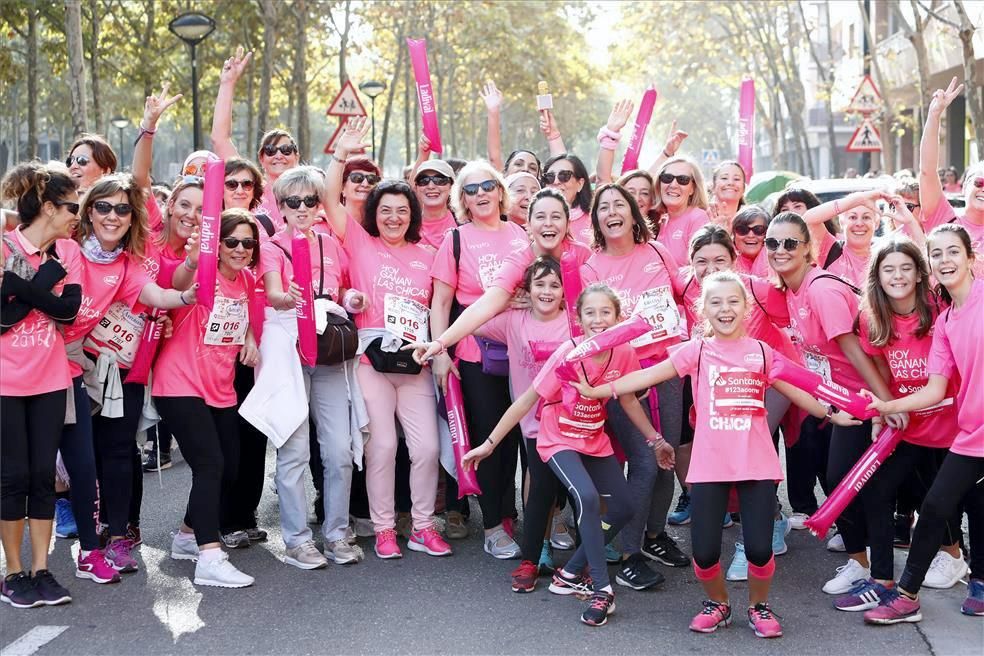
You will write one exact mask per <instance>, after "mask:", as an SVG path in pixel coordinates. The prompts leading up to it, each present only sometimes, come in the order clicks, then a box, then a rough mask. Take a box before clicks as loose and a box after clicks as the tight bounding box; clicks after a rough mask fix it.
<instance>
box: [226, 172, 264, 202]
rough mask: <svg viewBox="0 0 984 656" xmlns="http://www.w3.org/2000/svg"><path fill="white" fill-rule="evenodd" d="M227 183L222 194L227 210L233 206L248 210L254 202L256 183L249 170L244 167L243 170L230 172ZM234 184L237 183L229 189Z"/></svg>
mask: <svg viewBox="0 0 984 656" xmlns="http://www.w3.org/2000/svg"><path fill="white" fill-rule="evenodd" d="M225 184H226V186H225V187H224V189H223V194H222V198H223V200H224V201H225V208H226V209H227V210H228V209H233V208H235V209H241V210H248V209H249V206H250V204H251V203H252V202H253V185H254V184H256V181H255V180H253V176H252V174H251V173H250V172H249V170H248V169H242V170H241V171H236V172H235V173H230V174H229V175H227V176H226V177H225ZM232 184H235V187H234V188H232V189H229V186H230V185H232ZM247 186H248V188H247Z"/></svg>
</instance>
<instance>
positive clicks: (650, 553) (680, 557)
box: [642, 531, 690, 567]
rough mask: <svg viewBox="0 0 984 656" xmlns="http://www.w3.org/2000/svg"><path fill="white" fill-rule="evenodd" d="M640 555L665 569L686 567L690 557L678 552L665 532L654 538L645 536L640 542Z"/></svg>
mask: <svg viewBox="0 0 984 656" xmlns="http://www.w3.org/2000/svg"><path fill="white" fill-rule="evenodd" d="M642 555H643V556H645V557H646V558H649V559H651V560H655V561H657V562H660V563H663V564H664V565H666V566H667V567H686V566H687V565H689V564H690V557H689V556H687V554H685V553H683V551H681V550H680V547H678V546H677V543H676V542H675V541H674V540H673V538H671V537H670V536H669V535H668V534H667V533H666V531H663V532H662V533H660V534H659V535H657V536H656V537H654V538H651V537H649V536H648V535H647V536H646V537H645V539H644V540H643V541H642Z"/></svg>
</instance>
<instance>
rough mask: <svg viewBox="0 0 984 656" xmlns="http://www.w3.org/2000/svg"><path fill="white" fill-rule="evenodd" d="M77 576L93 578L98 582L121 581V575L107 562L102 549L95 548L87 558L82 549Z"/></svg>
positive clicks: (76, 570) (77, 566)
mask: <svg viewBox="0 0 984 656" xmlns="http://www.w3.org/2000/svg"><path fill="white" fill-rule="evenodd" d="M75 576H77V577H78V578H80V579H91V580H93V581H95V582H96V583H119V582H120V575H119V574H117V573H116V570H115V569H113V568H112V566H110V564H109V563H107V562H106V556H105V555H104V554H103V551H102V549H93V550H92V551H90V552H89V555H88V556H86V557H85V558H83V557H82V552H81V551H80V552H79V559H78V563H77V565H76V569H75Z"/></svg>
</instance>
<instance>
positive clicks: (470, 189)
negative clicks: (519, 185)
mask: <svg viewBox="0 0 984 656" xmlns="http://www.w3.org/2000/svg"><path fill="white" fill-rule="evenodd" d="M498 186H499V183H498V182H496V181H495V180H482V181H481V182H473V183H471V184H466V185H464V186H462V187H461V188H462V189H463V190H464V192H465V193H466V194H468V195H469V196H474V195H475V194H477V193H478V190H479V189H481V190H482V191H484V192H486V193H492V192H493V191H495V189H496V188H497V187H498Z"/></svg>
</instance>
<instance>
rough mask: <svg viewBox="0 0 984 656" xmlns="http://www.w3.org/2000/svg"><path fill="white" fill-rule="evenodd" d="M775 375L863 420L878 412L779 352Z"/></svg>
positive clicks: (835, 384)
mask: <svg viewBox="0 0 984 656" xmlns="http://www.w3.org/2000/svg"><path fill="white" fill-rule="evenodd" d="M775 375H776V378H778V379H779V380H782V381H785V382H787V383H789V384H790V385H792V386H793V387H798V388H799V389H801V390H803V391H804V392H806V393H808V394H810V395H812V396H815V397H817V398H818V399H822V400H824V401H826V402H827V403H830V404H832V405H834V406H836V407H837V408H838V409H840V410H843V411H844V412H846V413H848V414H850V415H851V416H852V417H857V418H858V419H861V420H865V419H871V418H872V417H874V416H875V415H877V414H878V412H877V411H875V410H869V409H868V401H867V400H866V399H865V398H863V397H862V396H860V395H858V394H855V393H854V392H852V391H850V390H848V389H847V388H845V387H841V386H840V385H838V384H837V383H828V382H826V381H825V380H824V379H823V376H821V375H820V374H818V373H814V372H812V371H809V370H808V369H806V368H804V367H801V366H799V365H798V364H795V363H794V362H793V361H792V360H790V359H789V358H787V357H785V356H784V355H782V354H781V353H776V354H775Z"/></svg>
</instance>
